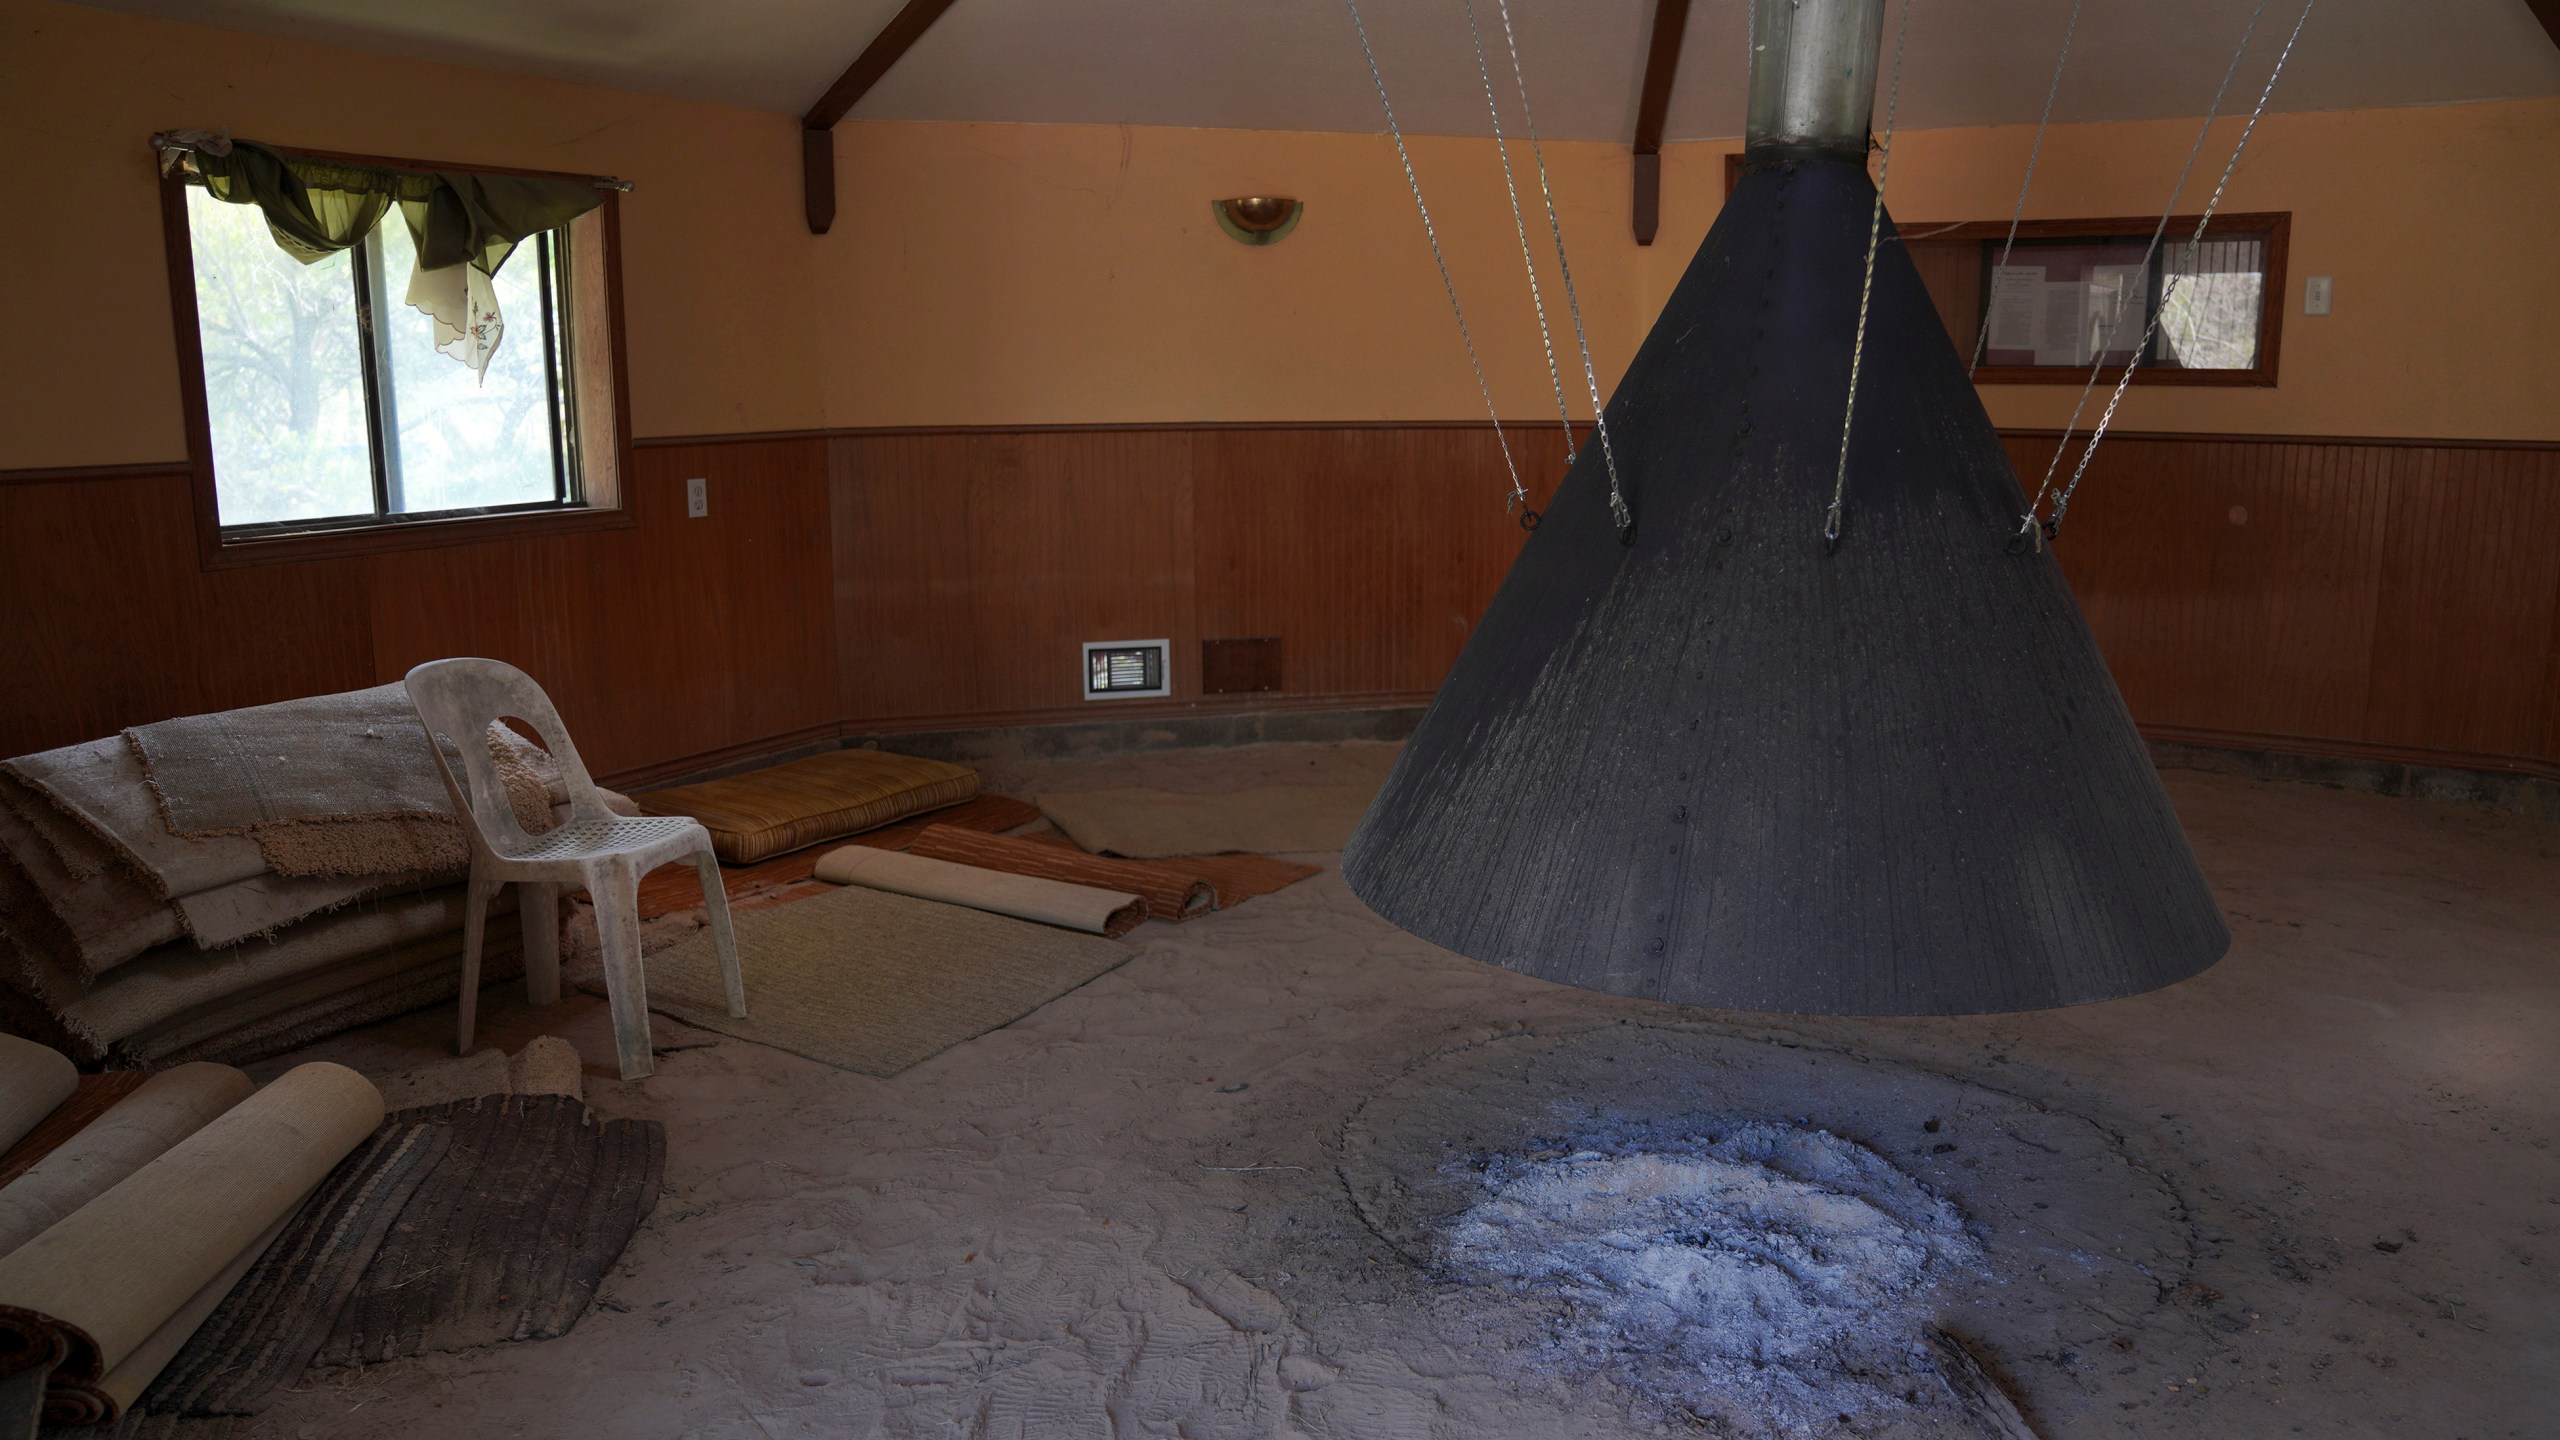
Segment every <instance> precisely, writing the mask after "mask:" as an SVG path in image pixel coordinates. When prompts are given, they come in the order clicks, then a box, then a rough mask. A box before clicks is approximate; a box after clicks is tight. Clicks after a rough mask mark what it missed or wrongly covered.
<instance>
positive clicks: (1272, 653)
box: [1200, 635, 1281, 695]
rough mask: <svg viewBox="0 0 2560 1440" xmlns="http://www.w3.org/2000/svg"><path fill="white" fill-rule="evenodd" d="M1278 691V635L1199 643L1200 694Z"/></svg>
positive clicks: (1245, 693)
mask: <svg viewBox="0 0 2560 1440" xmlns="http://www.w3.org/2000/svg"><path fill="white" fill-rule="evenodd" d="M1279 688H1281V685H1280V637H1279V636H1277V635H1255V636H1249V637H1246V638H1243V639H1235V640H1203V641H1201V642H1200V693H1202V694H1204V695H1251V694H1256V693H1259V692H1261V691H1265V690H1277V689H1279Z"/></svg>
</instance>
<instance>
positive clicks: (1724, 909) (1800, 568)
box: [1343, 12, 2230, 1015]
mask: <svg viewBox="0 0 2560 1440" xmlns="http://www.w3.org/2000/svg"><path fill="white" fill-rule="evenodd" d="M1764 13H1765V12H1764ZM1762 33H1763V34H1766V33H1767V32H1766V31H1765V30H1764V31H1763V32H1762ZM1869 53H1870V54H1872V46H1870V48H1869ZM1857 126H1858V132H1857V133H1858V135H1859V138H1860V142H1861V148H1863V137H1864V127H1865V116H1864V111H1863V109H1861V110H1860V111H1859V113H1858V116H1857ZM1796 153H1797V155H1798V157H1799V158H1794V159H1789V158H1785V155H1784V154H1783V153H1781V152H1780V151H1778V150H1776V149H1774V148H1766V147H1764V148H1759V149H1756V150H1755V152H1754V155H1753V159H1752V163H1751V168H1750V169H1749V170H1748V171H1747V172H1746V173H1745V175H1744V176H1743V178H1742V181H1741V183H1740V185H1739V187H1738V188H1737V189H1736V190H1735V192H1734V194H1733V196H1732V198H1731V199H1730V200H1728V201H1727V202H1726V204H1725V207H1724V211H1723V214H1722V216H1721V218H1719V219H1718V220H1717V221H1716V224H1715V228H1714V230H1713V231H1712V232H1711V233H1709V235H1708V236H1707V239H1706V243H1705V244H1704V245H1703V246H1701V247H1700V249H1699V251H1698V255H1697V258H1696V259H1695V260H1694V261H1692V262H1691V264H1690V267H1689V271H1688V274H1687V275H1686V276H1685V277H1684V278H1683V279H1682V281H1681V282H1680V286H1679V289H1678V290H1677V291H1676V292H1675V293H1674V294H1673V295H1672V297H1671V300H1670V303H1669V304H1668V305H1666V306H1665V307H1664V309H1663V312H1662V316H1661V318H1660V320H1658V321H1657V322H1656V323H1655V325H1654V327H1653V331H1652V333H1651V334H1650V335H1649V336H1647V337H1646V339H1645V342H1644V345H1643V347H1642V348H1641V349H1640V350H1639V351H1638V352H1637V355H1636V358H1635V361H1634V363H1633V364H1632V365H1631V366H1630V367H1629V369H1628V371H1627V374H1626V377H1625V379H1624V381H1623V382H1622V383H1621V384H1620V386H1619V388H1618V392H1617V395H1616V396H1615V398H1614V399H1612V401H1611V402H1610V405H1609V408H1608V424H1609V433H1610V438H1611V440H1612V442H1613V443H1614V445H1615V449H1616V456H1617V463H1618V469H1619V473H1620V476H1621V478H1622V480H1623V483H1624V489H1625V492H1626V498H1627V500H1628V503H1629V504H1630V506H1631V507H1632V509H1633V511H1634V515H1635V521H1636V523H1635V529H1634V531H1633V533H1632V539H1631V542H1627V541H1622V537H1621V535H1620V533H1619V531H1618V529H1617V527H1616V525H1615V524H1613V523H1612V521H1611V518H1610V515H1609V510H1608V504H1607V494H1608V478H1607V474H1606V471H1605V469H1604V466H1603V459H1602V452H1601V449H1600V447H1599V446H1598V445H1589V446H1585V447H1584V448H1583V450H1582V452H1581V455H1580V458H1579V459H1578V460H1577V461H1576V462H1575V464H1574V466H1573V468H1572V470H1571V471H1570V473H1568V474H1567V476H1566V477H1565V480H1564V483H1563V486H1562V488H1561V490H1560V491H1559V492H1558V494H1557V498H1556V501H1555V503H1554V505H1553V506H1552V508H1550V509H1549V510H1548V512H1547V514H1546V516H1545V520H1544V523H1543V524H1541V525H1540V526H1539V528H1538V529H1537V530H1536V532H1535V533H1534V534H1532V535H1531V536H1530V537H1529V541H1528V544H1527V546H1526V548H1525V549H1524V550H1523V551H1522V552H1521V556H1520V559H1519V561H1518V563H1517V564H1515V565H1514V566H1513V567H1512V570H1511V574H1510V576H1509V578H1508V579H1506V580H1505V581H1504V582H1503V585H1502V589H1501V591H1500V593H1498V594H1497V595H1496V596H1495V597H1494V600H1493V603H1492V605H1491V607H1490V608H1489V609H1488V610H1487V611H1486V612H1485V616H1484V619H1483V622H1482V623H1481V624H1480V625H1479V626H1478V627H1477V629H1476V632H1475V635H1474V637H1473V638H1472V639H1471V640H1470V641H1469V642H1468V645H1467V647H1466V650H1465V653H1464V654H1462V655H1461V656H1460V657H1459V659H1458V663H1457V666H1456V668H1455V669H1454V670H1452V671H1451V673H1450V675H1449V678H1448V681H1447V683H1446V684H1445V685H1443V686H1442V687H1441V690H1440V693H1439V696H1438V698H1437V699H1435V700H1434V701H1433V702H1432V705H1431V708H1430V711H1429V713H1428V714H1426V715H1425V716H1424V718H1423V721H1422V725H1421V728H1420V729H1419V730H1418V731H1417V732H1416V733H1415V735H1414V737H1413V740H1412V742H1411V743H1410V744H1409V745H1408V746H1407V747H1406V749H1405V752H1404V755H1403V757H1402V759H1401V760H1400V761H1399V762H1398V763H1397V765H1396V767H1395V770H1394V773H1393V774H1392V775H1391V776H1390V777H1389V778H1388V780H1387V783H1386V786H1385V788H1384V789H1383V790H1382V791H1381V792H1380V793H1379V796H1378V798H1377V801H1376V803H1375V804H1374V805H1373V806H1372V807H1371V808H1370V810H1369V814H1368V817H1367V819H1366V820H1365V821H1364V822H1363V823H1362V825H1361V827H1360V829H1359V832H1358V833H1357V834H1356V835H1355V836H1354V837H1353V839H1352V841H1351V844H1350V848H1349V849H1348V851H1347V852H1346V853H1345V854H1344V857H1343V873H1344V875H1345V876H1346V877H1347V878H1348V879H1349V880H1350V882H1351V886H1352V889H1353V890H1355V891H1356V892H1358V894H1359V895H1360V897H1361V898H1362V899H1364V900H1366V901H1367V902H1368V903H1369V904H1370V906H1371V907H1372V908H1374V909H1375V910H1377V912H1378V913H1379V914H1381V915H1383V916H1385V917H1386V918H1387V919H1389V920H1391V921H1393V922H1395V923H1396V924H1397V925H1400V926H1402V927H1403V928H1405V929H1406V930H1409V931H1412V932H1413V933H1414V934H1416V935H1419V936H1421V937H1423V938H1424V939H1427V940H1430V941H1433V942H1435V943H1437V944H1440V945H1443V946H1446V947H1448V948H1450V949H1452V950H1456V951H1458V952H1460V953H1462V954H1466V955H1471V956H1474V957H1475V958H1477V959H1480V960H1487V961H1491V962H1493V963H1495V964H1498V965H1503V966H1507V967H1509V968H1511V969H1514V970H1520V971H1524V972H1526V973H1528V974H1532V975H1538V976H1543V977H1545V978H1547V979H1551V980H1558V981H1563V982H1565V983H1567V984H1572V985H1579V986H1583V987H1586V988H1589V989H1594V990H1604V991H1608V992H1610V993H1613V994H1619V995H1633V996H1641V997H1645V998H1648V999H1656V1000H1666V1001H1674V1002H1680V1003H1687V1004H1703V1005H1718V1006H1729V1007H1734V1008H1740V1009H1750V1010H1772V1011H1791V1012H1798V1013H1813V1014H1842V1015H1848V1014H1856V1015H1943V1014H1965V1013H1975V1012H1983V1011H2001V1010H2022V1009H2035V1008H2042V1007H2049V1006H2058V1005H2070V1004H2077V1003H2080V1002H2083V1001H2091V1000H2102V999H2107V998H2110V997H2113V996H2120V995H2129V994H2133V993H2135V992H2138V991H2143V990H2148V989H2152V988H2155V987H2157V986H2161V985H2166V984H2169V983H2171V982H2174V981H2177V980H2181V979H2184V978H2186V977H2187V976H2190V975H2193V974H2195V973H2196V972H2197V971H2200V970H2202V969H2204V968H2205V967H2206V966H2208V965H2211V964H2212V963H2213V962H2214V961H2215V960H2216V959H2218V958H2220V956H2221V955H2222V953H2223V951H2224V950H2225V949H2226V948H2227V947H2228V946H2229V944H2230V935H2229V932H2228V931H2226V930H2225V929H2224V928H2223V923H2222V917H2221V914H2220V912H2219V910H2218V909H2217V908H2216V906H2215V904H2214V900H2213V896H2212V894H2211V892H2210V891H2209V890H2208V889H2207V888H2206V886H2205V882H2204V877H2203V875H2202V873H2201V872H2200V871H2199V870H2198V868H2197V866H2196V861H2195V857H2194V854H2193V853H2192V852H2191V851H2190V850H2189V849H2188V846H2187V841H2186V837H2185V835H2184V834H2183V832H2181V831H2180V829H2179V827H2178V821H2177V817H2176V815H2175V814H2174V813H2172V811H2171V809H2170V806H2169V801H2168V797H2167V796H2166V794H2164V793H2163V791H2162V789H2161V786H2160V780H2159V776H2158V775H2157V773H2156V772H2155V771H2154V770H2153V768H2152V765H2151V761H2150V757H2149V755H2148V754H2147V752H2146V751H2145V750H2144V748H2143V744H2142V741H2141V739H2140V737H2139V736H2138V735H2136V734H2135V732H2134V728H2133V722H2132V719H2131V717H2130V716H2128V715H2127V714H2126V712H2125V708H2124V703H2123V701H2122V700H2121V698H2119V697H2118V695H2117V693H2116V689H2115V685H2114V683H2113V681H2112V680H2111V679H2110V678H2109V677H2108V674H2107V670H2106V666H2105V664H2104V663H2103V662H2102V661H2101V660H2100V659H2099V656H2098V651H2097V646H2096V645H2095V643H2094V642H2093V641H2092V639H2091V638H2090V634H2089V630H2088V627H2087V625H2086V624H2085V623H2084V622H2083V621H2082V619H2081V616H2080V612H2079V608H2078V606H2077V605H2076V604H2075V603H2074V602H2073V600H2072V596H2071V592H2070V590H2069V588H2068V587H2067V586H2066V585H2065V583H2064V581H2063V578H2062V573H2061V571H2060V569H2059V568H2058V567H2057V566H2056V565H2055V563H2054V560H2053V557H2052V556H2051V555H2050V554H2047V553H2045V552H2044V551H2043V550H2042V549H2040V548H2036V547H2017V546H2013V544H2012V537H2013V536H2014V535H2015V533H2016V531H2017V529H2018V516H2019V514H2020V512H2021V511H2023V510H2024V509H2025V508H2026V507H2025V502H2024V500H2023V499H2022V497H2021V496H2020V494H2019V491H2018V485H2017V481H2016V479H2015V477H2014V474H2013V472H2012V469H2011V467H2010V464H2009V462H2008V460H2007V458H2006V457H2005V455H2004V454H2003V452H2002V450H2001V446H2000V442H1999V439H1998V437H1997V436H1996V434H1995V433H1994V432H1993V430H1992V427H1991V421H1990V418H1989V417H1988V416H1987V415H1986V414H1985V413H1984V411H1983V408H1982V404H1981V401H1980V400H1979V399H1978V398H1977V397H1976V395H1975V393H1974V390H1973V386H1972V384H1971V383H1970V381H1969V380H1968V379H1967V377H1966V374H1965V367H1964V362H1963V360H1962V359H1961V358H1960V357H1959V356H1958V355H1957V353H1956V350H1955V347H1954V345H1953V344H1952V342H1951V341H1950V340H1949V339H1948V336H1947V332H1946V328H1945V325H1944V323H1943V322H1942V321H1941V320H1940V319H1939V318H1938V314H1937V312H1936V310H1935V309H1934V308H1933V307H1932V305H1931V303H1930V300H1929V297H1928V295H1927V293H1926V292H1925V291H1924V290H1923V289H1922V288H1921V284H1920V278H1919V275H1918V273H1917V272H1916V271H1915V270H1914V269H1913V268H1912V264H1911V261H1910V259H1909V257H1908V256H1907V255H1906V253H1905V252H1904V250H1903V248H1902V246H1901V245H1900V244H1899V243H1898V241H1897V240H1896V239H1895V238H1894V235H1893V231H1892V226H1891V222H1890V221H1889V220H1888V221H1887V222H1886V227H1885V239H1884V243H1883V244H1882V246H1881V248H1880V253H1879V254H1878V256H1877V259H1876V265H1875V285H1874V298H1873V302H1872V305H1871V308H1870V314H1869V319H1868V333H1867V341H1866V350H1865V360H1864V365H1863V368H1862V371H1861V375H1860V380H1859V387H1858V392H1859V393H1858V404H1857V411H1856V417H1857V423H1856V428H1855V433H1854V435H1853V437H1852V440H1851V443H1850V447H1849V459H1848V481H1847V504H1846V524H1845V526H1844V529H1843V532H1842V534H1841V537H1840V540H1839V543H1838V545H1837V547H1836V548H1827V547H1826V545H1825V542H1824V538H1823V520H1824V512H1825V510H1826V508H1827V507H1828V505H1829V503H1830V499H1831V492H1832V484H1833V475H1834V465H1835V462H1836V460H1837V456H1838V453H1839V443H1840V422H1841V407H1842V401H1843V397H1844V396H1845V394H1846V392H1847V388H1848V376H1849V354H1850V345H1851V339H1852V336H1853V334H1854V333H1855V330H1856V327H1857V308H1858V292H1859V282H1860V275H1861V271H1862V268H1863V264H1864V260H1865V255H1866V248H1867V232H1868V224H1869V216H1870V207H1872V206H1873V204H1874V203H1875V190H1874V188H1873V186H1872V185H1871V183H1870V182H1869V180H1868V178H1867V174H1866V169H1865V167H1864V165H1863V164H1862V163H1861V162H1860V161H1859V160H1858V159H1851V158H1835V157H1830V156H1824V155H1821V154H1818V153H1812V152H1806V151H1798V152H1796Z"/></svg>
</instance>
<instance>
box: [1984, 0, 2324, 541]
mask: <svg viewBox="0 0 2560 1440" xmlns="http://www.w3.org/2000/svg"><path fill="white" fill-rule="evenodd" d="M2266 13H2267V0H2258V3H2257V5H2256V7H2255V8H2253V9H2251V10H2250V12H2249V24H2248V27H2247V28H2245V29H2243V30H2242V31H2241V32H2240V44H2239V45H2238V47H2237V48H2235V49H2233V50H2232V52H2231V63H2230V64H2229V65H2226V66H2224V67H2223V70H2222V84H2221V85H2220V86H2218V87H2216V88H2215V90H2214V92H2213V103H2212V104H2211V105H2209V106H2207V107H2206V108H2205V112H2204V124H2203V125H2201V126H2199V127H2198V128H2197V130H2196V143H2195V144H2193V145H2191V146H2189V147H2187V163H2186V164H2185V165H2183V166H2181V167H2179V170H2178V183H2177V184H2175V185H2172V186H2170V187H2169V205H2168V208H2167V209H2164V210H2162V211H2161V212H2160V223H2159V224H2158V225H2155V226H2153V227H2152V230H2151V243H2150V245H2149V246H2147V247H2145V248H2144V250H2143V252H2142V268H2143V269H2144V270H2145V271H2148V270H2150V268H2151V258H2152V257H2153V256H2154V255H2157V254H2159V253H2160V237H2161V236H2162V235H2164V234H2166V233H2167V232H2168V229H2169V217H2170V216H2171V215H2174V214H2176V213H2177V210H2178V196H2179V194H2180V193H2182V192H2183V191H2185V189H2186V188H2187V177H2188V176H2189V175H2191V174H2193V173H2195V168H2196V157H2197V156H2199V155H2202V154H2203V153H2204V142H2205V138H2206V137H2207V136H2209V135H2211V134H2212V133H2213V122H2214V121H2216V120H2218V119H2220V118H2221V117H2222V101H2223V98H2224V97H2225V96H2227V95H2229V94H2230V92H2231V77H2232V76H2234V75H2236V74H2238V73H2239V72H2240V57H2241V56H2243V55H2245V54H2247V53H2248V51H2249V41H2250V38H2251V37H2253V36H2255V35H2256V34H2257V33H2258V21H2259V20H2260V19H2261V18H2263V17H2264V16H2265V15H2266ZM2305 13H2308V12H2307V11H2306V12H2305ZM2137 358H2138V357H2137ZM2106 366H2107V359H2106V352H2104V351H2100V352H2099V353H2098V355H2097V356H2096V358H2094V359H2093V360H2092V361H2091V362H2090V365H2089V378H2088V379H2087V380H2084V381H2082V382H2081V384H2080V398H2079V399H2077V400H2075V401H2073V402H2072V404H2071V418H2070V420H2069V421H2067V422H2065V423H2064V425H2063V427H2062V438H2061V439H2060V440H2059V441H2056V442H2055V443H2054V447H2053V458H2052V459H2050V460H2048V461H2046V462H2045V467H2044V480H2043V483H2041V484H2039V485H2037V486H2036V494H2035V498H2034V499H2032V500H2030V501H2028V502H2027V513H2025V514H2024V515H2021V516H2019V517H2018V534H2017V538H2018V539H2019V540H2025V541H2033V542H2035V543H2037V544H2039V545H2040V544H2042V543H2043V541H2042V538H2041V536H2042V532H2041V531H2039V529H2038V528H2037V525H2036V516H2037V514H2038V513H2039V512H2041V511H2042V510H2043V509H2044V497H2045V496H2046V495H2047V494H2048V493H2050V492H2051V491H2052V489H2053V472H2054V471H2055V470H2056V469H2058V468H2060V467H2061V464H2062V452H2063V451H2065V450H2068V449H2070V448H2071V436H2072V432H2074V431H2076V430H2077V429H2079V428H2080V412H2081V411H2082V410H2083V409H2085V408H2087V406H2088V404H2089V396H2090V394H2091V393H2092V392H2093V391H2095V390H2096V389H2097V388H2098V376H2099V375H2100V374H2101V373H2103V372H2104V371H2105V369H2106ZM2130 369H2131V367H2130V366H2128V367H2127V370H2128V373H2130Z"/></svg>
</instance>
